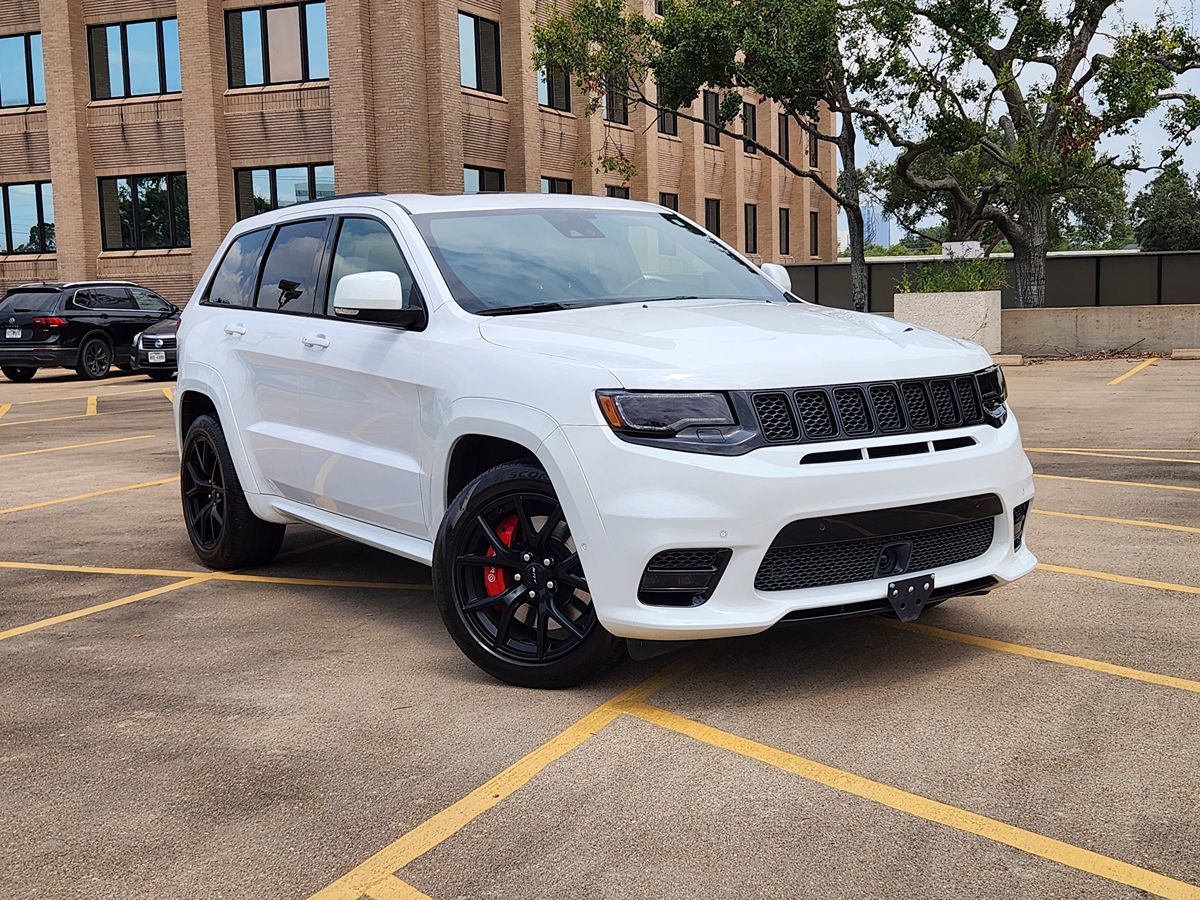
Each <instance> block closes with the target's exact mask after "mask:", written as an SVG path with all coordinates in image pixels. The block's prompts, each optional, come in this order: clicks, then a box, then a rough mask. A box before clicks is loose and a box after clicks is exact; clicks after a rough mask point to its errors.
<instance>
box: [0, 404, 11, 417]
mask: <svg viewBox="0 0 1200 900" xmlns="http://www.w3.org/2000/svg"><path fill="white" fill-rule="evenodd" d="M12 408H13V405H12V404H11V403H0V419H3V418H4V414H5V413H6V412H8V411H9V410H10V409H12Z"/></svg>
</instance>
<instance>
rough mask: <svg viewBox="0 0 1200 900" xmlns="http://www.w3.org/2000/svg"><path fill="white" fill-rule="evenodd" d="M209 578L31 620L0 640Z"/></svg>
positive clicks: (192, 579)
mask: <svg viewBox="0 0 1200 900" xmlns="http://www.w3.org/2000/svg"><path fill="white" fill-rule="evenodd" d="M211 578H212V577H211V576H209V575H198V576H196V577H195V578H188V579H187V580H185V581H177V582H175V583H174V584H165V585H163V586H162V587H156V588H154V589H152V590H149V591H142V592H141V593H140V594H131V595H130V596H128V597H122V598H121V599H119V600H110V601H108V602H107V603H99V604H97V605H96V606H89V607H87V608H86V609H77V610H75V611H74V612H69V613H64V614H63V615H61V616H53V617H52V618H49V619H42V620H41V621H38V622H31V623H30V624H28V625H21V626H19V627H17V628H10V629H8V630H7V631H0V641H6V640H8V639H9V638H14V637H17V636H18V635H22V634H29V633H30V632H31V631H40V630H41V629H43V628H49V627H50V626H51V625H61V624H62V623H63V622H71V621H74V620H75V619H82V618H83V617H84V616H94V615H95V614H96V613H99V612H104V611H105V610H109V609H116V608H117V607H118V606H128V605H129V604H130V603H137V602H139V601H141V600H149V599H150V598H151V597H159V596H161V595H162V594H168V593H170V592H171V591H177V590H179V589H180V588H185V587H191V586H192V585H193V584H202V583H203V582H205V581H210V580H211Z"/></svg>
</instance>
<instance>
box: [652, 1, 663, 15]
mask: <svg viewBox="0 0 1200 900" xmlns="http://www.w3.org/2000/svg"><path fill="white" fill-rule="evenodd" d="M654 14H655V15H656V16H661V15H662V14H663V0H654Z"/></svg>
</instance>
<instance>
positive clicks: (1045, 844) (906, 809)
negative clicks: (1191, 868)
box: [626, 703, 1200, 900]
mask: <svg viewBox="0 0 1200 900" xmlns="http://www.w3.org/2000/svg"><path fill="white" fill-rule="evenodd" d="M626 711H627V712H629V713H630V714H631V715H635V716H637V717H638V718H640V719H644V720H645V721H647V722H650V723H652V724H654V725H658V726H660V727H662V728H667V729H669V730H671V731H674V732H676V733H678V734H682V735H686V736H687V737H690V738H694V739H695V740H698V741H703V742H704V743H706V744H709V745H710V746H713V747H718V748H720V749H722V750H728V751H729V752H731V753H736V754H738V755H739V756H744V757H747V758H749V759H754V760H757V761H759V762H762V763H766V764H767V765H769V766H774V767H775V768H777V769H780V770H782V771H784V772H787V773H789V774H791V775H796V776H798V777H800V778H803V779H805V780H807V781H812V782H815V783H817V784H820V785H824V786H825V787H829V788H833V789H834V790H836V791H841V792H842V793H846V794H850V795H852V796H855V797H861V798H862V799H864V800H869V801H871V802H872V803H878V804H880V805H882V806H886V807H889V808H890V809H895V810H898V811H899V812H903V813H907V814H908V815H911V816H917V817H918V818H921V819H925V820H926V821H929V822H936V823H938V824H939V825H945V826H946V827H948V828H954V829H956V830H958V831H965V832H967V833H968V834H974V835H977V836H979V837H982V838H984V839H986V840H990V841H995V842H996V843H999V844H1004V845H1006V846H1008V847H1013V848H1014V849H1017V850H1020V851H1022V852H1024V853H1029V854H1031V855H1033V856H1039V857H1041V858H1042V859H1048V860H1050V861H1052V862H1056V863H1059V864H1061V865H1064V866H1068V867H1070V868H1072V869H1078V870H1079V871H1081V872H1088V873H1089V874H1092V875H1098V876H1100V877H1101V878H1107V879H1108V880H1109V881H1114V882H1117V883H1118V884H1125V885H1129V886H1130V887H1134V888H1137V889H1138V890H1142V891H1147V892H1149V893H1152V894H1157V895H1158V896H1160V897H1172V898H1181V900H1182V898H1186V900H1200V887H1197V886H1196V885H1192V884H1188V883H1187V882H1185V881H1179V880H1177V879H1175V878H1170V877H1168V876H1166V875H1160V874H1159V873H1157V872H1152V871H1150V870H1149V869H1143V868H1141V867H1140V866H1135V865H1131V864H1130V863H1126V862H1122V861H1121V860H1118V859H1113V858H1112V857H1110V856H1104V855H1102V854H1100V853H1094V852H1092V851H1091V850H1085V849H1083V848H1082V847H1076V846H1075V845H1074V844H1068V843H1066V842H1064V841H1059V840H1055V839H1054V838H1050V837H1046V836H1045V835H1042V834H1038V833H1037V832H1034V831H1028V830H1026V829H1024V828H1018V827H1017V826H1015V825H1009V824H1008V823H1006V822H1001V821H999V820H998V819H992V818H989V817H988V816H982V815H979V814H978V813H973V812H970V811H968V810H965V809H961V808H959V807H957V806H951V805H950V804H948V803H942V802H940V801H938V800H931V799H930V798H928V797H922V796H921V795H920V794H913V793H910V792H908V791H905V790H901V789H900V788H895V787H892V786H891V785H887V784H883V783H882V782H879V781H872V780H871V779H869V778H864V777H862V776H861V775H855V774H854V773H853V772H847V771H844V770H842V769H835V768H834V767H833V766H827V765H825V764H824V763H819V762H816V761H815V760H811V759H806V758H805V757H803V756H797V755H796V754H794V753H788V752H787V751H785V750H779V749H778V748H775V747H769V746H767V745H766V744H760V743H758V741H752V740H749V739H748V738H744V737H739V736H738V735H735V734H730V733H729V732H727V731H722V730H720V729H718V728H713V727H712V726H710V725H705V724H703V723H702V722H696V721H694V720H692V719H687V718H684V717H683V716H680V715H676V714H675V713H672V712H668V711H667V710H665V709H659V708H658V707H656V706H649V705H647V704H645V703H635V704H630V705H628V706H627V707H626Z"/></svg>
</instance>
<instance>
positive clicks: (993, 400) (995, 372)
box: [978, 366, 1008, 409]
mask: <svg viewBox="0 0 1200 900" xmlns="http://www.w3.org/2000/svg"><path fill="white" fill-rule="evenodd" d="M978 377H979V393H980V395H982V397H983V405H984V406H985V407H987V408H988V409H998V408H999V407H1002V406H1003V405H1004V402H1005V401H1006V400H1007V399H1008V385H1007V384H1006V383H1005V381H1004V372H1003V370H1002V369H1001V368H1000V367H999V366H992V367H991V368H990V369H984V370H983V371H982V372H980V373H979V376H978Z"/></svg>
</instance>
